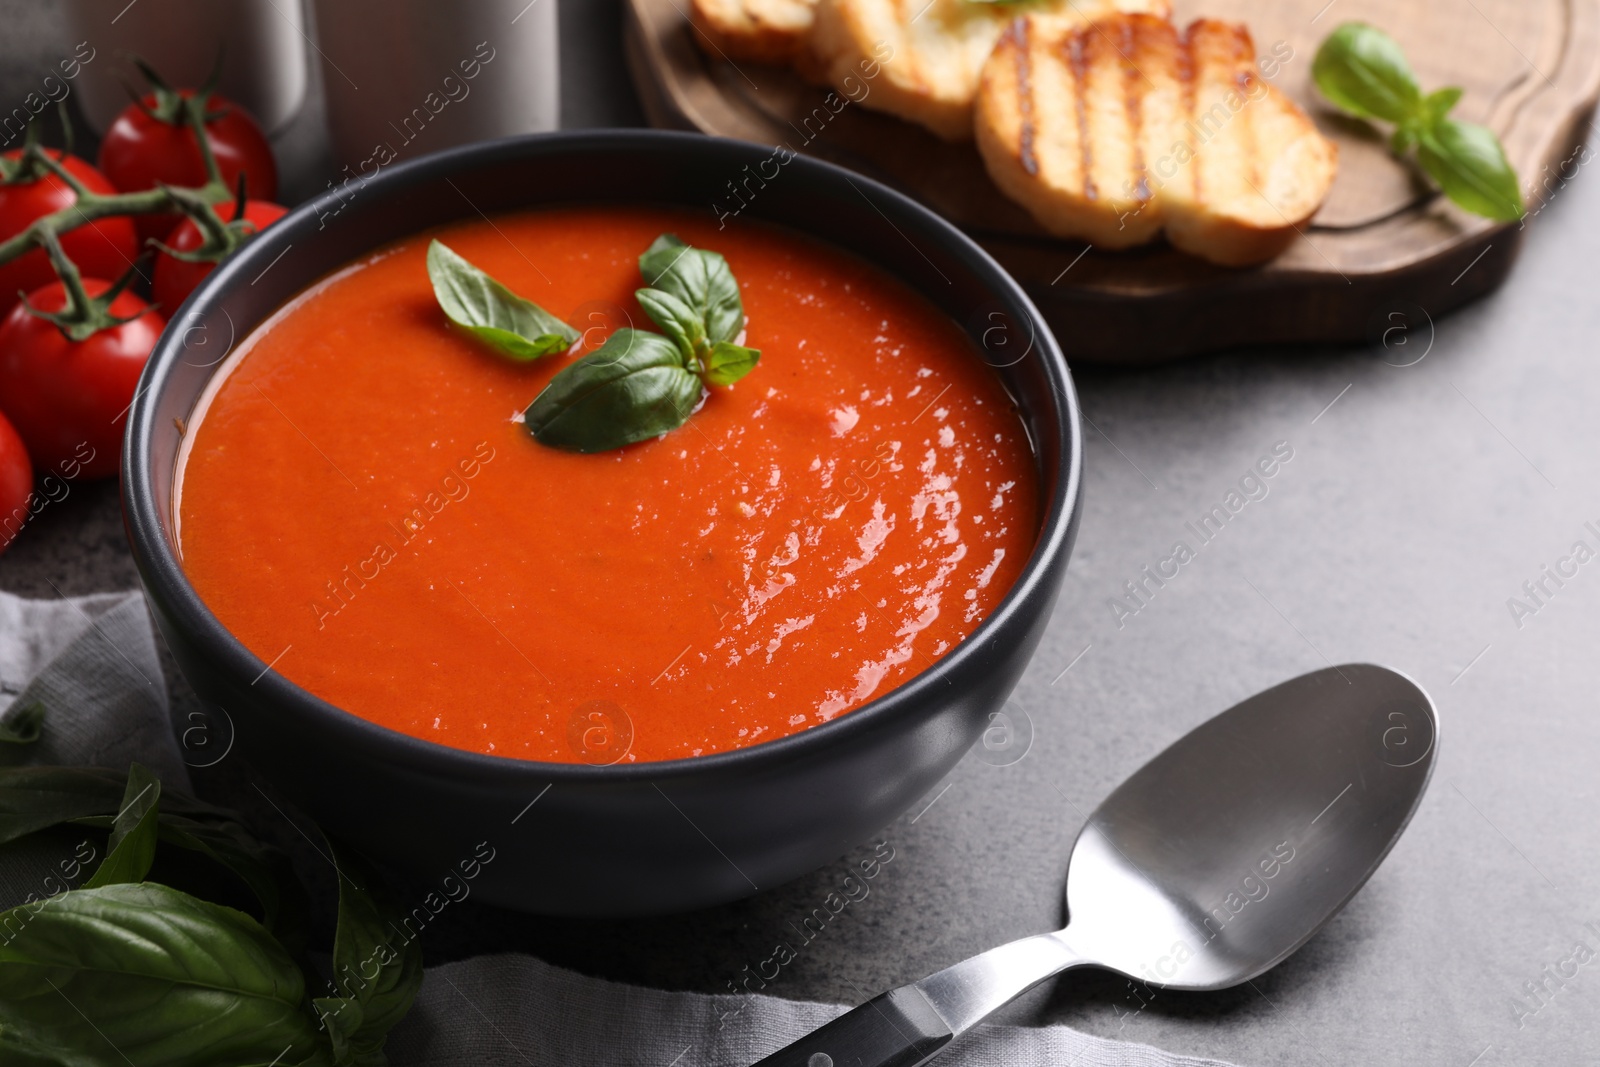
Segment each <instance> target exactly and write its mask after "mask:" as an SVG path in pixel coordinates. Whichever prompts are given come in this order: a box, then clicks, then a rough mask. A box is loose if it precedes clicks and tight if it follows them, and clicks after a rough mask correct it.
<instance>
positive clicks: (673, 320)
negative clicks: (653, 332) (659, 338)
mask: <svg viewBox="0 0 1600 1067" xmlns="http://www.w3.org/2000/svg"><path fill="white" fill-rule="evenodd" d="M633 296H634V299H635V300H637V301H639V306H640V307H642V308H644V313H645V314H646V315H649V316H650V319H651V321H652V322H654V323H655V324H656V325H657V326H659V327H661V332H662V333H664V334H666V335H667V336H668V337H670V338H672V340H673V342H674V343H676V344H677V346H678V351H680V352H682V353H683V363H684V366H686V367H689V368H690V369H691V370H692V369H694V363H695V361H696V360H698V359H699V358H700V350H701V349H702V348H704V347H705V346H706V343H707V342H706V329H705V323H704V322H702V321H701V319H700V316H699V315H698V314H697V313H696V312H695V310H694V308H692V307H690V306H689V305H688V304H685V303H684V302H683V301H682V300H680V299H678V298H677V297H675V296H673V295H672V294H671V293H669V292H667V291H666V290H665V289H639V290H637V291H636V292H635V293H634V294H633Z"/></svg>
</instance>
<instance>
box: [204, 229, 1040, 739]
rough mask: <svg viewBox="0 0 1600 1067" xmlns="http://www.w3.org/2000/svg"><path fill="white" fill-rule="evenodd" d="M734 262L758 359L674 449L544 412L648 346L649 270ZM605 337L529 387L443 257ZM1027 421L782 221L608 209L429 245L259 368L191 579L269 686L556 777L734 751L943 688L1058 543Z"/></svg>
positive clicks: (833, 254)
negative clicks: (670, 250)
mask: <svg viewBox="0 0 1600 1067" xmlns="http://www.w3.org/2000/svg"><path fill="white" fill-rule="evenodd" d="M667 231H670V232H674V233H677V234H678V235H679V236H680V237H682V238H683V239H684V240H685V241H688V242H689V243H691V244H693V245H696V246H699V247H703V248H708V249H711V250H714V251H717V252H721V253H722V254H723V255H725V256H726V257H727V260H728V262H729V265H730V266H731V268H732V270H733V272H734V275H735V276H736V277H737V278H738V280H739V283H740V287H741V291H742V295H743V299H744V306H745V311H746V314H747V316H748V333H747V338H746V342H745V343H746V344H748V345H750V346H751V347H755V348H759V349H760V350H761V362H760V364H759V365H758V366H757V367H756V368H755V370H753V371H752V372H751V373H750V374H749V375H748V376H747V377H745V378H744V379H742V380H741V381H740V382H738V384H737V385H735V386H733V387H731V388H719V389H716V390H714V391H713V392H712V394H711V395H710V396H709V397H708V398H707V399H706V400H705V402H704V405H703V407H702V408H701V409H700V410H699V411H698V412H697V413H696V414H695V415H693V416H692V417H691V418H690V419H689V421H688V422H687V423H686V424H685V425H684V426H682V427H680V428H679V429H677V430H674V431H672V432H671V433H668V434H666V435H664V436H663V437H660V438H655V439H652V440H649V441H646V442H643V443H641V444H637V445H632V446H629V447H627V448H624V449H621V450H618V451H613V452H604V453H599V454H594V455H578V454H572V453H567V452H561V451H558V450H556V449H553V448H548V447H546V446H544V445H541V444H539V443H538V442H536V441H535V440H534V439H533V438H532V437H531V436H530V435H529V434H528V433H527V432H526V429H525V428H524V426H523V425H522V424H521V422H520V417H521V416H520V412H521V411H522V410H523V409H524V408H525V407H526V406H527V405H528V403H529V402H530V401H531V400H532V399H533V398H534V397H535V396H536V395H537V394H538V393H539V391H540V389H542V388H543V387H544V384H545V383H546V382H547V381H549V379H550V378H551V377H552V376H553V375H554V374H555V373H556V372H557V371H558V370H560V369H561V368H562V367H564V366H566V365H568V364H569V363H570V362H571V361H572V360H573V359H574V358H576V357H577V355H580V354H581V353H582V352H584V351H589V350H592V349H593V348H595V347H597V346H598V345H599V343H600V342H601V341H602V340H603V339H604V338H605V336H607V335H608V334H609V332H610V331H611V330H612V329H614V328H616V327H618V326H625V325H628V324H629V323H630V322H631V323H632V324H634V325H637V326H639V327H642V328H652V327H651V324H650V323H649V321H648V320H647V319H646V317H645V316H644V315H643V313H642V312H641V310H640V309H639V306H638V304H637V303H636V302H635V301H634V299H633V295H632V294H633V292H634V290H635V289H637V288H638V287H640V286H641V285H643V284H644V283H643V282H642V281H641V279H640V277H639V269H638V263H637V257H638V255H639V253H640V252H642V251H643V250H644V249H645V248H646V247H647V246H648V245H649V244H650V242H651V241H653V240H654V239H655V238H656V236H657V235H659V234H661V233H663V232H667ZM435 236H436V237H439V238H440V239H441V240H444V241H445V242H446V243H447V244H449V245H450V246H451V247H452V248H454V249H455V250H456V251H457V252H459V253H461V254H462V255H463V256H465V257H467V258H468V259H469V260H471V261H473V262H474V263H475V264H477V265H478V266H480V267H481V268H483V269H484V270H486V271H488V272H489V273H490V274H492V275H494V276H495V277H496V278H498V279H499V280H500V281H502V282H504V283H505V284H506V285H507V286H509V287H510V288H511V289H512V290H514V291H516V292H517V293H519V294H521V295H522V296H525V297H527V298H528V299H530V300H533V301H535V302H536V303H538V304H540V305H542V306H543V307H545V308H546V309H548V310H549V311H551V312H552V313H554V314H556V315H558V316H561V317H563V318H564V319H566V321H568V322H570V323H572V324H573V326H574V327H575V328H577V329H578V330H582V331H587V332H586V333H585V336H584V339H583V341H582V342H580V344H581V346H582V347H580V348H579V349H578V351H577V352H575V353H571V354H567V355H555V356H550V357H547V358H545V359H542V360H539V361H538V362H535V363H522V364H518V363H513V362H511V361H509V360H507V359H504V358H503V357H501V356H499V355H497V354H496V353H495V352H493V351H491V350H489V349H488V348H486V347H484V346H483V345H482V344H480V343H479V342H477V341H475V340H474V339H472V338H470V337H468V336H466V335H465V334H464V333H462V332H460V331H457V330H455V329H454V328H453V327H451V326H450V325H449V324H448V323H447V322H446V320H445V318H444V315H443V313H442V312H441V311H440V309H439V307H438V305H437V303H436V301H435V299H434V296H433V291H432V288H431V286H430V283H429V279H428V274H427V269H426V267H425V263H424V257H425V253H426V249H427V245H428V240H429V238H430V237H435ZM1037 481H1038V479H1037V475H1036V474H1035V468H1034V464H1033V460H1032V457H1031V455H1030V453H1029V449H1028V444H1027V440H1026V437H1025V434H1024V432H1023V428H1022V424H1021V420H1020V418H1019V416H1018V414H1017V413H1016V411H1015V409H1014V407H1013V406H1012V404H1011V403H1010V401H1009V399H1008V398H1007V396H1006V394H1005V392H1004V391H1003V390H1002V388H1001V387H1000V384H999V382H998V380H997V378H996V377H995V375H994V373H993V372H992V371H991V370H990V369H989V368H988V367H987V366H985V364H984V362H983V361H982V360H981V359H980V358H979V356H978V354H977V353H976V351H975V349H974V346H973V345H972V344H971V343H970V341H969V340H968V338H967V337H966V335H965V334H964V333H963V332H961V331H960V330H959V329H958V328H957V326H956V325H955V324H954V323H953V322H951V321H950V320H949V319H948V318H947V317H946V316H944V315H943V314H942V313H941V312H939V311H938V310H937V309H936V308H934V307H933V306H932V305H931V304H930V303H928V302H927V301H926V300H924V299H923V298H921V297H920V296H918V295H916V294H914V293H912V292H911V291H910V290H909V289H907V288H905V287H903V286H902V285H901V284H900V283H899V282H897V281H895V280H894V279H891V278H889V277H888V276H887V275H885V274H883V273H881V272H880V271H878V270H877V269H876V268H874V267H871V266H869V265H867V264H865V263H862V262H860V261H857V260H855V259H853V258H851V257H849V256H847V255H845V254H842V253H839V252H837V251H834V250H831V249H829V248H826V247H824V246H822V245H820V244H817V243H814V242H812V241H811V240H809V239H807V238H802V237H798V236H794V235H791V234H788V233H785V232H783V231H780V230H775V229H770V228H767V227H764V226H756V225H751V224H736V225H730V226H728V227H727V228H726V229H723V230H718V229H717V228H716V226H715V225H714V224H712V223H711V222H710V221H708V220H706V219H705V217H704V216H702V215H690V214H687V213H682V214H680V213H678V212H676V211H672V210H668V209H657V208H638V209H623V208H614V207H605V208H593V209H590V208H581V209H563V210H558V211H543V212H536V213H528V214H521V215H508V216H503V217H499V218H496V219H494V220H493V221H488V220H484V221H478V222H473V223H470V224H460V225H455V226H451V227H447V228H445V229H443V230H440V231H436V232H435V233H432V234H426V235H422V236H418V237H415V238H411V239H407V240H405V241H402V242H399V243H397V244H395V245H392V246H390V247H388V248H386V249H384V250H382V251H380V252H378V253H376V254H373V255H371V256H369V257H368V258H366V259H363V260H361V261H359V262H357V263H355V264H352V265H351V266H349V267H347V268H346V269H344V270H342V271H339V272H337V273H335V274H333V275H331V276H329V277H328V278H325V279H324V280H322V281H321V282H319V283H317V284H316V285H314V286H313V287H311V288H310V289H309V290H307V291H306V292H305V293H304V294H302V295H301V296H300V297H298V298H296V300H294V301H293V302H292V303H290V304H289V305H287V306H286V307H285V308H283V309H282V310H281V311H280V312H279V313H278V314H277V315H276V316H275V317H274V318H273V319H271V320H270V321H269V322H267V323H266V324H264V325H263V326H262V327H261V328H260V329H258V330H257V331H256V332H255V333H254V334H252V335H251V336H249V337H248V338H246V339H245V340H244V342H243V343H242V344H241V345H240V347H239V349H238V351H236V352H235V353H234V354H233V356H231V357H230V362H229V363H228V364H227V366H226V367H225V368H224V370H223V373H222V374H221V375H219V377H218V379H217V380H216V381H215V382H214V383H213V385H212V388H211V390H210V392H209V393H208V394H207V397H206V398H204V399H203V400H202V403H201V405H200V407H199V409H198V410H197V411H196V413H195V417H194V418H192V419H191V420H190V422H189V427H188V431H187V437H186V440H185V452H184V456H183V457H182V462H181V465H180V472H179V485H178V489H179V495H178V505H177V508H178V520H179V524H180V525H179V538H180V542H181V548H182V555H183V566H184V569H185V570H186V572H187V573H188V575H189V578H190V580H191V581H192V582H193V583H194V586H195V588H196V589H197V590H198V591H199V593H200V595H201V597H202V598H203V599H204V600H205V602H206V603H207V605H208V606H209V607H210V608H211V610H212V611H213V612H214V613H215V614H216V615H217V617H218V618H219V619H220V620H221V621H222V622H223V624H224V625H226V626H227V627H228V628H229V629H230V630H231V631H232V632H233V633H234V634H235V635H236V636H237V637H238V638H239V639H240V640H241V641H243V642H244V644H245V645H247V646H248V647H249V648H250V649H251V650H252V651H253V652H255V653H256V654H257V655H258V656H260V657H261V659H262V660H263V661H264V662H266V663H268V664H270V665H271V666H270V669H272V670H276V671H279V672H281V673H282V674H283V675H284V676H285V677H287V678H289V679H290V680H292V681H294V682H296V683H298V684H299V685H300V686H302V687H304V688H305V689H307V690H309V691H310V692H312V693H315V694H316V695H318V696H320V697H322V698H323V699H325V700H328V701H330V702H331V703H333V704H335V705H337V706H339V707H342V708H344V709H346V710H348V711H350V712H352V713H354V714H356V715H359V716H362V717H363V718H366V719H369V720H371V721H373V722H376V723H380V724H382V725H384V726H387V727H390V728H392V729H395V730H399V731H402V732H405V733H408V734H412V735H414V736H417V737H421V738H426V739H428V740H431V741H437V742H440V743H442V744H446V745H452V746H454V747H457V748H462V749H468V750H471V751H475V752H488V753H494V754H496V755H501V756H512V757H521V758H526V759H538V760H554V761H563V762H580V761H581V762H591V763H609V762H615V761H618V760H629V761H631V760H661V759H673V758H678V757H686V756H694V755H700V754H703V753H710V752H719V751H724V750H728V749H734V748H740V747H743V746H746V745H749V744H752V743H755V742H760V741H766V740H770V739H772V738H776V737H781V736H783V735H785V734H791V733H794V732H796V731H798V730H802V729H804V728H806V727H808V726H812V725H815V724H817V723H821V722H826V721H827V720H829V719H832V718H834V717H836V716H838V715H842V714H845V713H846V712H848V711H850V710H851V709H853V708H856V707H858V706H860V705H861V704H863V703H865V702H867V701H868V700H870V699H871V698H873V697H875V696H880V695H882V694H884V693H886V692H887V691H889V690H890V689H891V688H893V687H894V686H896V685H898V684H900V683H902V682H904V681H906V680H907V679H909V678H910V677H912V676H913V675H915V674H916V673H918V672H920V671H922V670H925V669H926V668H927V667H929V666H930V665H932V664H933V662H934V661H935V660H937V659H938V658H939V657H940V656H942V655H944V654H945V653H946V652H948V651H949V650H950V649H951V648H952V647H953V646H954V645H955V644H956V643H957V642H958V641H960V640H961V639H962V638H963V637H964V636H966V635H967V634H969V633H971V632H972V630H973V629H974V628H975V627H976V626H977V625H978V623H979V622H980V621H981V620H982V619H983V618H984V616H985V615H986V614H987V613H988V612H989V611H990V610H991V609H992V608H993V607H994V606H995V605H996V604H997V603H998V602H999V601H1000V599H1001V598H1002V597H1003V596H1004V595H1005V593H1006V590H1007V589H1008V588H1009V587H1010V585H1011V584H1012V582H1013V581H1014V579H1015V577H1016V575H1017V574H1018V573H1019V572H1020V570H1021V568H1022V566H1023V564H1024V562H1025V561H1026V559H1027V557H1028V555H1029V553H1030V551H1031V550H1032V547H1033V541H1034V535H1035V531H1036V529H1037V521H1038V519H1037V510H1038V506H1039V505H1038V485H1037Z"/></svg>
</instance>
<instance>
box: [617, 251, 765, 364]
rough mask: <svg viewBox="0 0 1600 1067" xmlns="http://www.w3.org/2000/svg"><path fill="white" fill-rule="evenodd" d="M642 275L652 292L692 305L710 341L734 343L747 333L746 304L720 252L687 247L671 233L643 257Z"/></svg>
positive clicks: (640, 261)
mask: <svg viewBox="0 0 1600 1067" xmlns="http://www.w3.org/2000/svg"><path fill="white" fill-rule="evenodd" d="M639 273H641V274H643V275H644V280H645V281H647V282H649V283H650V285H651V287H652V288H655V289H660V290H662V291H664V292H667V293H670V294H672V295H673V296H675V297H677V298H678V299H679V300H681V301H683V302H684V303H685V304H688V305H689V307H690V308H692V309H693V311H694V314H695V315H696V316H698V317H699V319H700V321H701V322H703V323H704V324H705V334H706V338H707V340H709V341H710V342H711V343H712V344H715V343H716V342H718V341H731V340H733V339H734V338H735V337H738V336H739V331H741V330H743V329H744V304H743V303H742V302H741V301H740V299H739V283H738V282H737V281H735V280H734V277H733V271H732V270H730V269H729V267H728V261H727V260H725V259H723V258H722V256H721V255H720V254H718V253H716V252H708V251H706V250H705V249H702V248H694V247H691V246H690V245H687V244H684V243H683V242H682V241H681V240H679V239H678V238H677V237H675V236H674V235H672V234H670V233H664V234H662V235H661V236H660V237H658V238H656V240H655V243H654V244H652V245H651V246H650V247H649V248H648V249H646V250H645V253H644V255H642V256H640V257H639Z"/></svg>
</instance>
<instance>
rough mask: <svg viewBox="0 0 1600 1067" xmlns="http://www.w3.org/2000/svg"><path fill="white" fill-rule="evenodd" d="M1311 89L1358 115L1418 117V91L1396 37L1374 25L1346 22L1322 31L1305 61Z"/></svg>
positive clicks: (1399, 120) (1401, 119)
mask: <svg viewBox="0 0 1600 1067" xmlns="http://www.w3.org/2000/svg"><path fill="white" fill-rule="evenodd" d="M1311 77H1312V78H1313V79H1314V80H1315V81H1316V83H1317V88H1318V89H1319V90H1321V92H1322V95H1323V96H1325V97H1327V98H1328V99H1329V100H1330V101H1332V102H1333V104H1334V105H1335V106H1337V107H1339V108H1340V109H1342V110H1344V111H1347V112H1349V113H1350V114H1352V115H1355V116H1357V117H1358V118H1379V119H1384V120H1386V121H1388V122H1394V123H1401V124H1403V123H1405V122H1406V121H1407V120H1408V119H1412V118H1414V117H1418V111H1419V109H1420V106H1421V102H1422V90H1421V89H1419V88H1418V87H1417V79H1416V77H1415V76H1414V75H1413V74H1412V73H1411V64H1410V63H1408V62H1406V54H1405V52H1404V51H1402V50H1401V48H1400V45H1399V42H1397V41H1396V40H1395V39H1394V38H1393V37H1390V36H1389V35H1388V34H1387V33H1384V32H1383V31H1382V30H1380V29H1378V28H1377V27H1376V26H1369V25H1367V24H1366V23H1364V22H1346V23H1344V24H1343V25H1342V26H1340V27H1339V28H1338V29H1336V30H1334V31H1333V32H1332V33H1331V34H1329V35H1328V39H1327V40H1325V41H1323V42H1322V47H1320V48H1318V49H1317V56H1316V58H1315V59H1314V60H1312V62H1311Z"/></svg>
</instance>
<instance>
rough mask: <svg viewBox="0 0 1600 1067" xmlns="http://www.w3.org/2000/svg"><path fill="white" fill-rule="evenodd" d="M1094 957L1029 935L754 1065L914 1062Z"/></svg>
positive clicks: (854, 1066) (869, 1005)
mask: <svg viewBox="0 0 1600 1067" xmlns="http://www.w3.org/2000/svg"><path fill="white" fill-rule="evenodd" d="M1087 962H1089V961H1088V960H1086V959H1084V958H1083V957H1082V956H1080V955H1078V953H1076V952H1074V951H1073V950H1072V949H1071V948H1069V947H1068V946H1067V944H1066V942H1065V941H1063V940H1062V939H1061V938H1060V937H1059V936H1058V935H1056V934H1039V935H1038V936H1036V937H1025V938H1023V939H1022V940H1020V941H1013V942H1011V943H1010V944H1006V945H1001V946H1000V947H999V948H993V949H990V950H989V951H988V952H985V953H982V954H981V955H977V956H974V957H972V958H971V959H968V960H963V961H961V962H960V963H957V964H955V965H954V966H951V967H946V968H945V969H944V970H942V971H939V972H937V973H936V974H931V975H929V976H928V977H927V978H924V979H922V980H921V981H920V982H913V983H911V984H910V985H904V986H901V987H900V988H899V989H892V990H890V991H889V992H887V993H882V994H879V995H878V996H876V997H873V998H872V999H871V1000H869V1001H867V1002H866V1003H865V1004H862V1005H861V1006H860V1007H857V1008H852V1009H851V1010H850V1011H847V1012H845V1013H844V1014H843V1015H841V1016H839V1017H838V1018H837V1019H835V1020H833V1021H832V1022H831V1023H828V1024H827V1025H825V1026H822V1027H820V1028H819V1029H816V1030H813V1031H812V1032H811V1033H809V1034H807V1035H806V1036H805V1037H802V1038H801V1039H800V1040H798V1041H796V1042H794V1043H793V1044H791V1045H788V1046H785V1047H784V1048H781V1049H779V1050H778V1051H777V1052H774V1053H773V1054H772V1055H770V1056H768V1057H767V1058H766V1059H764V1060H762V1061H761V1062H760V1063H758V1064H756V1065H755V1067H913V1065H915V1064H918V1063H922V1062H923V1061H924V1060H928V1059H931V1058H932V1057H933V1056H935V1055H937V1054H938V1053H939V1052H940V1051H942V1050H943V1049H944V1047H945V1046H946V1045H947V1044H949V1043H950V1041H951V1040H952V1039H954V1038H955V1037H957V1036H959V1035H961V1034H963V1033H966V1032H967V1031H968V1030H970V1029H971V1028H972V1027H974V1026H976V1025H977V1024H978V1022H979V1021H980V1020H982V1019H983V1018H984V1017H985V1016H988V1015H989V1014H991V1013H992V1012H994V1011H995V1010H996V1009H998V1008H999V1007H1000V1006H1001V1005H1003V1004H1006V1003H1008V1002H1010V1001H1011V1000H1014V999H1015V998H1017V997H1019V996H1021V995H1022V994H1023V993H1025V992H1027V991H1028V990H1029V989H1032V988H1033V987H1034V986H1036V985H1038V984H1039V983H1040V982H1042V981H1044V980H1045V979H1046V978H1049V977H1050V976H1052V975H1055V974H1060V973H1061V972H1062V971H1064V970H1066V969H1067V968H1069V967H1075V966H1078V965H1080V964H1084V963H1087Z"/></svg>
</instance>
